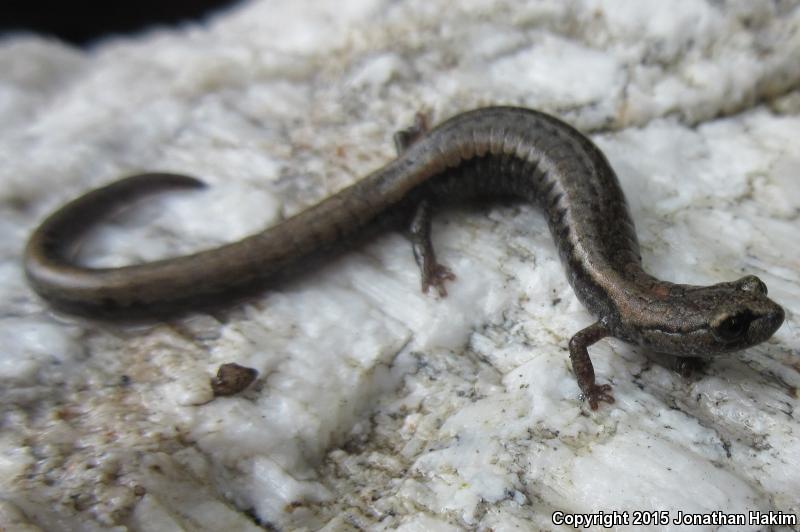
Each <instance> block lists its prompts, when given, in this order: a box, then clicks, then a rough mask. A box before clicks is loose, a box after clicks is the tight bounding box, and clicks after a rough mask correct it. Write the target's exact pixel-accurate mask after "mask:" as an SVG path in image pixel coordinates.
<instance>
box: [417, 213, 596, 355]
mask: <svg viewBox="0 0 800 532" xmlns="http://www.w3.org/2000/svg"><path fill="white" fill-rule="evenodd" d="M410 231H411V247H412V249H413V250H414V259H415V260H416V261H417V266H419V271H420V274H421V275H422V291H423V292H425V293H426V294H427V293H428V290H429V289H430V287H431V286H434V287H436V291H437V292H439V296H440V297H446V296H447V288H446V287H445V285H444V283H445V282H447V281H453V280H455V278H456V275H455V274H454V273H453V272H452V271H451V270H450V268H448V267H447V266H444V265H442V264H439V263H438V262H437V261H436V253H435V252H434V251H433V243H431V203H430V200H427V199H424V200H422V201H420V202H419V204H417V210H416V211H415V212H414V217H413V218H412V219H411V228H410ZM590 365H591V364H590Z"/></svg>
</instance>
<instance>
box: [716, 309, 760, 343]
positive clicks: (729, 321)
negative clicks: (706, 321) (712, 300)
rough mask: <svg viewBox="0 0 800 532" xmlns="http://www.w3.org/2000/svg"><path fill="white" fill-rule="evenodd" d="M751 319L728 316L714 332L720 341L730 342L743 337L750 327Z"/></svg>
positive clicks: (742, 316) (739, 315) (736, 315)
mask: <svg viewBox="0 0 800 532" xmlns="http://www.w3.org/2000/svg"><path fill="white" fill-rule="evenodd" d="M750 321H751V320H750V317H749V316H746V315H743V314H734V315H733V316H728V317H727V318H725V319H723V320H722V321H720V322H719V323H717V324H716V325H714V327H713V329H712V331H713V333H714V336H716V337H717V338H718V339H720V340H723V341H726V342H729V341H731V340H736V339H737V338H739V337H741V336H742V335H743V334H744V333H745V332H747V328H748V327H749V326H750Z"/></svg>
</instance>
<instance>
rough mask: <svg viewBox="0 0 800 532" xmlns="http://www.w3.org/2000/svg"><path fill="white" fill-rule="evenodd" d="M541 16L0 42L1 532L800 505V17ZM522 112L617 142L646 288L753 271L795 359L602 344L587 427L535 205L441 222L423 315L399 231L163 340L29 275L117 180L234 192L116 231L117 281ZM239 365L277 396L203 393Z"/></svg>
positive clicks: (547, 524)
mask: <svg viewBox="0 0 800 532" xmlns="http://www.w3.org/2000/svg"><path fill="white" fill-rule="evenodd" d="M520 4H521V3H518V2H513V1H493V0H486V1H475V0H471V1H467V2H459V3H453V2H445V1H438V0H435V1H431V0H426V1H421V0H420V1H413V0H412V1H408V2H400V3H398V2H390V1H385V0H384V1H379V0H362V1H351V2H347V3H330V4H328V3H320V2H312V1H310V0H306V1H298V0H272V1H269V2H266V1H264V2H259V3H256V2H252V3H246V4H244V5H242V6H241V7H239V8H237V9H235V10H231V11H229V12H227V13H222V14H220V15H218V16H216V17H215V18H213V19H211V20H209V21H208V22H207V23H205V24H196V25H189V26H185V27H183V28H180V29H158V30H153V31H150V32H147V33H145V34H142V35H140V36H137V37H132V38H117V39H109V40H106V41H104V42H101V43H99V44H97V45H96V46H94V47H93V48H92V49H90V50H77V49H74V48H70V47H68V46H66V45H63V44H61V43H57V42H53V41H47V40H44V39H42V38H39V37H35V36H24V35H16V36H13V35H12V36H6V37H5V38H4V39H3V40H2V41H0V72H2V75H0V162H2V164H0V183H2V189H1V190H2V192H1V194H2V196H1V197H2V201H1V202H0V212H2V216H0V294H2V298H0V300H2V306H1V307H0V309H1V310H0V339H2V346H3V348H2V349H0V383H2V384H0V404H2V407H0V412H2V417H0V420H1V422H2V425H0V426H2V433H0V501H2V502H0V527H5V529H8V530H37V529H41V530H78V529H80V530H123V529H126V527H127V529H131V530H177V529H183V530H201V531H202V530H208V531H212V530H214V531H216V530H230V531H233V530H255V529H258V528H259V526H258V525H262V526H266V527H273V528H275V529H282V530H290V529H309V530H311V529H324V530H350V529H360V528H369V529H373V530H382V529H400V530H407V531H416V530H442V531H446V530H460V529H477V530H498V531H499V530H537V529H564V530H568V529H572V527H570V526H566V525H564V526H557V525H554V524H553V521H552V515H553V513H554V512H564V513H590V512H600V511H603V512H606V513H610V512H612V511H614V510H616V511H618V512H624V511H627V512H630V513H632V512H634V511H636V510H646V511H659V510H662V511H668V512H669V517H670V518H676V517H678V512H683V513H699V512H712V511H721V512H726V513H731V512H747V511H751V510H752V511H773V512H784V513H787V514H794V515H797V514H798V513H800V503H798V498H797V493H800V475H798V474H797V471H798V468H800V417H799V416H798V413H797V412H798V408H797V407H798V404H799V403H798V391H797V390H798V386H800V358H799V357H798V354H799V353H798V350H799V348H798V345H800V329H798V326H799V325H800V323H798V320H797V315H798V312H800V282H799V279H798V269H800V247H798V246H797V245H796V232H797V227H798V213H799V212H800V154H798V151H797V148H796V144H797V137H798V131H800V114H799V112H800V92H799V91H798V88H800V4H798V2H795V1H780V2H774V1H768V0H753V1H730V2H725V3H721V2H716V1H712V0H707V1H702V0H673V1H672V2H641V1H638V0H606V1H601V0H571V1H563V0H558V1H556V0H552V1H548V0H543V1H537V2H528V3H526V4H525V5H520ZM501 103H503V104H519V105H525V106H529V107H534V108H537V109H541V110H544V111H547V112H551V113H554V114H556V115H559V116H561V117H563V118H564V119H566V120H568V121H570V122H571V123H573V124H575V125H576V126H578V127H580V128H582V129H583V130H585V131H587V132H589V133H593V135H592V138H593V139H594V140H595V141H596V142H597V143H598V144H599V145H600V147H601V148H602V149H603V150H604V151H605V152H606V154H607V155H608V157H609V160H610V161H611V163H612V165H613V166H614V167H615V169H616V170H617V172H618V174H619V177H620V180H621V182H622V185H623V188H624V189H625V191H626V193H627V197H628V200H629V203H630V206H631V210H632V214H633V217H634V219H635V221H636V224H637V229H638V233H639V236H640V240H641V243H642V249H643V254H644V261H645V266H646V268H647V269H648V270H649V271H650V272H652V273H653V274H655V275H657V276H660V277H662V278H664V279H667V280H671V281H677V282H687V283H697V284H701V283H713V282H717V281H721V280H732V279H736V278H738V277H741V276H742V275H743V274H744V273H745V272H746V273H753V274H756V275H759V276H760V277H761V278H762V279H763V280H764V281H765V282H766V284H767V285H768V286H769V289H770V295H771V296H773V297H774V299H775V300H776V301H778V302H780V303H781V304H782V305H783V306H784V308H785V309H786V312H787V320H786V323H785V324H784V325H783V327H782V328H781V329H780V330H779V331H778V333H777V334H776V335H775V337H774V338H773V339H772V340H771V341H769V342H767V343H766V344H763V345H760V346H758V347H756V348H753V349H751V350H749V351H746V352H744V353H739V354H736V355H733V356H729V357H725V358H722V359H718V360H716V361H714V362H713V363H712V364H711V365H710V366H709V367H708V368H707V369H706V370H705V371H704V372H703V373H702V374H701V375H699V376H697V377H695V378H692V379H689V380H684V379H682V378H680V377H679V376H678V375H676V374H674V373H671V372H670V371H667V370H665V369H663V368H661V367H660V366H657V365H653V364H652V363H650V362H649V361H648V359H647V358H645V357H644V356H643V355H642V353H641V352H640V350H639V349H637V348H634V347H631V346H629V345H626V344H623V343H621V342H618V341H613V340H611V341H604V342H600V343H598V344H596V345H595V346H593V347H592V350H591V353H592V357H593V360H594V361H595V367H596V369H597V372H598V376H599V380H601V381H603V382H610V383H612V384H613V386H614V390H615V397H616V399H617V403H616V404H614V405H613V406H611V407H609V406H608V405H604V406H603V408H602V409H600V410H599V411H597V412H591V411H589V410H588V409H587V408H586V407H585V405H582V404H581V402H580V401H579V399H578V388H577V384H576V382H575V379H574V377H573V375H572V372H571V369H570V366H569V360H568V357H567V353H566V343H567V340H568V339H569V337H570V336H571V335H572V334H574V332H575V331H577V330H578V329H580V328H581V327H583V326H585V325H587V324H589V323H590V322H591V320H592V318H591V316H590V315H589V314H588V312H587V311H586V310H585V309H584V308H583V307H582V306H581V305H580V304H579V303H578V302H577V300H576V298H575V296H574V294H573V293H572V291H571V289H570V288H569V286H568V284H567V282H566V279H565V276H564V274H563V271H562V268H561V266H560V264H559V262H558V257H557V255H556V253H555V249H554V246H553V244H552V242H551V239H550V236H549V234H548V233H547V230H546V226H545V224H544V221H543V219H542V217H541V215H540V214H539V213H538V212H536V211H535V210H534V209H533V208H531V207H527V206H523V205H508V204H504V205H501V204H499V205H496V206H494V207H490V208H487V209H479V208H460V209H449V210H446V211H444V212H442V213H441V214H439V215H438V216H437V217H436V219H435V223H434V243H435V245H436V247H437V250H438V252H439V256H440V258H441V260H442V262H444V263H446V264H448V265H449V266H450V267H451V268H452V269H453V270H454V271H455V272H456V274H457V275H458V280H457V282H455V283H454V284H452V285H451V286H450V288H449V291H450V295H449V297H447V298H446V299H438V298H435V297H430V296H425V295H423V294H421V293H420V291H419V277H418V272H417V269H416V267H415V265H414V262H413V258H412V256H411V251H410V247H409V245H408V243H407V242H406V240H405V239H404V238H403V237H402V236H401V235H400V234H394V233H391V234H386V235H385V236H383V237H381V238H379V239H377V240H375V241H373V242H371V243H369V244H367V245H365V246H364V247H362V248H359V249H356V250H354V251H352V252H350V253H347V254H345V255H342V256H341V257H338V258H336V259H334V260H332V261H331V262H330V263H328V264H326V265H324V266H322V267H320V268H319V269H316V270H315V271H313V272H310V273H308V274H306V275H303V276H302V277H299V278H297V279H296V280H294V281H292V282H291V283H288V284H286V285H283V286H280V287H278V288H276V289H274V290H272V291H269V292H265V293H263V294H261V295H260V296H258V297H256V298H254V299H253V300H252V301H251V302H249V303H246V304H243V305H239V306H237V307H235V308H232V309H231V310H229V311H226V312H222V313H216V314H198V315H196V316H193V317H191V318H188V319H184V320H179V321H174V322H170V323H160V324H155V325H152V326H148V327H127V328H126V327H123V326H119V325H107V324H98V323H89V322H84V321H80V320H76V319H73V318H70V317H66V316H60V315H53V314H51V313H50V311H49V309H48V307H47V305H46V304H45V303H43V302H42V301H41V300H40V299H38V298H37V297H36V296H35V295H34V294H33V293H32V292H31V291H30V289H28V287H27V286H26V285H25V283H24V279H23V274H22V271H21V268H20V255H21V250H22V248H23V246H24V242H25V238H26V236H27V235H28V233H29V232H30V231H31V230H32V228H33V227H34V226H35V225H36V223H38V222H39V221H40V220H41V218H42V217H43V216H44V215H46V213H47V212H49V211H50V210H52V209H53V208H54V207H56V206H57V205H59V204H61V203H62V202H64V201H65V200H67V199H69V198H72V197H74V196H75V195H77V194H79V193H81V192H82V191H85V190H87V189H88V188H90V187H92V186H96V185H99V184H101V183H106V182H108V181H110V180H113V179H114V178H115V177H116V176H118V175H119V174H122V173H132V172H136V171H140V170H146V169H148V170H152V169H160V170H171V171H175V172H181V173H189V174H193V175H197V176H199V177H201V178H203V179H204V180H206V181H208V182H209V183H210V184H211V185H212V186H211V187H210V188H209V190H208V191H207V192H202V193H196V194H189V195H185V196H181V197H178V196H170V197H167V198H164V199H159V200H157V201H152V202H149V203H148V204H147V205H144V204H141V205H138V206H137V207H135V208H134V209H131V210H130V211H129V212H126V213H124V214H123V215H121V216H120V217H118V218H115V219H114V220H113V221H110V222H109V223H108V224H107V225H106V226H104V227H103V228H102V229H101V230H98V231H97V232H96V234H94V235H93V236H92V238H91V239H89V240H87V242H85V244H84V246H83V247H82V250H81V252H82V255H83V256H84V258H85V260H86V261H87V262H88V263H91V264H94V265H105V266H109V265H119V264H125V263H131V262H136V261H146V260H152V259H154V258H159V257H165V256H169V255H175V254H180V253H185V252H188V251H193V250H198V249H202V248H204V247H209V246H213V245H215V244H219V243H222V242H226V241H230V240H233V239H236V238H239V237H241V236H243V235H246V234H248V233H250V232H253V231H256V230H258V229H259V228H261V227H263V226H265V225H269V224H272V223H277V222H278V221H279V220H280V219H281V218H283V217H285V216H287V215H290V214H292V213H295V212H298V211H300V210H302V209H303V208H305V207H307V206H308V205H310V204H313V203H314V202H315V201H316V200H319V199H321V198H323V197H325V196H327V195H330V194H332V193H333V192H335V191H336V190H338V189H340V188H342V187H343V186H345V185H347V184H349V183H352V182H354V181H356V180H357V179H358V178H359V177H360V176H363V175H365V174H366V173H368V172H369V171H371V170H373V169H375V168H377V167H379V166H380V165H381V164H383V163H385V162H386V161H388V160H390V159H391V157H392V156H393V148H392V146H391V135H392V133H393V132H394V131H395V130H397V129H400V128H403V127H406V126H407V125H409V124H410V123H411V121H412V119H413V116H414V114H415V113H416V112H417V111H418V110H420V109H426V110H429V111H430V112H431V113H432V114H433V116H434V117H435V118H436V121H438V120H440V119H443V118H446V117H447V116H450V115H452V114H455V113H457V112H460V111H463V110H466V109H470V108H474V107H477V106H480V105H487V104H501ZM227 362H236V363H238V364H241V365H244V366H248V367H252V368H255V369H256V370H258V372H259V377H258V380H257V381H256V382H255V384H254V385H253V386H251V387H250V388H249V389H248V390H246V391H244V392H243V393H241V394H239V395H237V396H234V397H228V398H216V399H214V400H212V398H213V394H212V392H211V385H210V378H211V376H212V375H213V374H214V373H215V372H216V369H217V367H218V366H220V365H221V364H224V363H227ZM622 528H625V527H622ZM633 528H635V527H633ZM657 528H658V529H661V530H671V529H677V528H680V527H678V526H677V525H674V524H668V525H663V526H660V527H657ZM654 529H655V528H654ZM718 529H720V528H719V527H715V526H712V525H709V526H701V527H695V528H691V530H718ZM722 529H724V530H733V529H736V530H759V529H764V527H759V526H755V525H753V526H750V525H748V526H744V527H728V528H722ZM776 529H778V530H781V528H776ZM783 529H788V528H783Z"/></svg>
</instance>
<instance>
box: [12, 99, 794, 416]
mask: <svg viewBox="0 0 800 532" xmlns="http://www.w3.org/2000/svg"><path fill="white" fill-rule="evenodd" d="M395 142H396V144H397V148H398V157H397V158H396V159H394V160H392V161H391V162H389V163H388V164H386V165H385V166H383V167H382V168H380V169H378V170H376V171H374V172H372V173H371V174H369V175H367V176H366V177H364V178H363V179H361V180H360V181H358V182H356V183H355V184H353V185H351V186H349V187H347V188H345V189H343V190H341V191H340V192H338V193H337V194H335V195H333V196H330V197H328V198H327V199H325V200H323V201H321V202H320V203H318V204H316V205H314V206H312V207H310V208H308V209H307V210H305V211H303V212H301V213H299V214H297V215H295V216H293V217H291V218H288V219H286V220H284V221H282V222H281V223H279V224H277V225H275V226H272V227H268V228H266V229H264V230H263V231H261V232H259V233H256V234H254V235H252V236H248V237H246V238H243V239H241V240H239V241H237V242H234V243H230V244H226V245H223V246H220V247H218V248H215V249H210V250H207V251H201V252H198V253H194V254H190V255H186V256H182V257H177V258H169V259H165V260H158V261H154V262H150V263H146V264H141V265H131V266H123V267H119V268H88V267H84V266H81V265H79V264H76V263H75V262H74V260H73V258H72V255H74V253H73V251H74V248H75V244H76V242H78V241H79V240H80V238H81V237H82V236H83V235H85V233H86V232H87V230H89V229H90V228H92V227H94V226H95V225H96V224H97V223H98V222H100V221H101V220H102V219H103V218H104V217H105V216H106V215H107V214H108V213H109V212H111V211H113V210H115V209H116V208H118V207H119V206H121V205H124V204H126V203H128V202H129V201H131V200H132V199H133V198H136V197H139V196H141V195H145V194H149V193H152V192H156V191H161V190H166V189H193V188H200V187H202V186H203V183H202V182H201V181H199V180H197V179H195V178H193V177H189V176H184V175H176V174H165V173H150V174H140V175H135V176H131V177H127V178H124V179H121V180H119V181H116V182H114V183H112V184H110V185H107V186H105V187H102V188H99V189H96V190H94V191H91V192H88V193H87V194H85V195H83V196H81V197H79V198H77V199H75V200H73V201H72V202H70V203H68V204H66V205H65V206H63V207H61V208H60V209H58V210H57V211H55V212H54V213H53V214H52V215H50V216H49V217H48V218H47V219H46V220H45V221H44V222H42V224H41V225H40V226H39V227H38V228H37V229H36V230H35V231H34V232H33V234H32V236H31V237H30V239H29V241H28V245H27V248H26V250H25V254H24V262H25V272H26V275H27V278H28V281H29V283H30V284H31V286H32V287H33V288H34V290H35V291H36V292H38V293H39V294H40V295H41V296H42V297H43V298H45V299H46V300H48V301H50V302H51V303H52V304H53V305H54V306H56V307H59V308H62V309H66V310H68V311H70V312H77V313H81V314H85V315H89V316H93V317H97V318H103V317H106V316H111V315H113V314H118V313H122V314H124V313H126V312H132V313H133V312H138V313H141V312H144V313H148V312H152V313H153V314H154V315H155V314H158V313H159V311H160V310H163V309H165V308H171V309H185V310H191V309H192V308H193V304H194V302H195V301H197V300H198V299H202V298H205V299H224V298H225V297H227V294H228V293H230V292H234V291H236V290H239V289H242V288H245V289H246V287H248V286H250V285H253V284H257V283H260V282H263V281H265V280H269V279H271V278H273V277H275V276H276V275H278V274H280V273H281V272H285V271H287V270H292V269H293V268H295V267H297V266H298V265H301V264H303V263H305V262H306V261H307V259H308V257H309V256H311V255H314V254H315V253H317V252H319V251H325V250H329V249H331V248H333V247H336V246H337V245H338V243H340V242H346V241H348V240H349V239H351V238H355V237H356V235H358V234H361V233H364V232H365V231H369V230H370V229H374V228H376V227H383V226H385V225H392V224H394V223H400V222H403V221H404V222H406V223H408V224H409V227H410V230H409V234H410V240H411V243H412V249H413V253H414V256H415V259H416V262H417V264H418V265H419V268H420V271H421V285H422V290H423V291H424V292H428V291H429V289H430V288H434V289H435V290H436V291H437V292H438V293H439V294H440V295H441V296H446V294H447V291H446V283H447V282H449V281H452V280H454V279H455V275H454V274H453V272H452V271H451V270H450V269H448V268H447V267H446V266H444V265H442V264H440V263H439V262H438V261H437V259H436V255H435V252H434V249H433V245H432V243H431V238H430V233H431V216H432V212H433V210H434V209H435V208H436V206H437V205H439V204H441V203H444V202H451V201H456V200H465V199H469V198H476V197H477V198H483V197H487V196H501V197H514V198H519V199H521V200H523V201H527V202H530V203H532V204H534V205H537V206H538V207H540V208H541V210H542V211H543V212H544V215H545V217H546V219H547V224H548V226H549V229H550V232H551V233H552V236H553V239H554V240H555V244H556V247H557V248H558V253H559V256H560V258H561V261H562V264H563V265H564V269H565V270H566V274H567V278H568V280H569V283H570V285H571V286H572V287H573V289H574V291H575V295H576V296H577V297H578V299H579V300H580V301H581V302H582V303H583V304H584V305H585V306H586V308H587V309H588V310H589V311H590V312H591V313H592V314H593V315H594V316H595V317H596V318H597V321H596V322H595V323H593V324H592V325H590V326H589V327H587V328H585V329H583V330H580V331H578V332H577V333H575V335H574V336H572V338H571V339H570V340H569V343H568V345H569V354H570V359H571V362H572V367H573V370H574V372H575V375H576V378H577V381H578V384H579V387H580V389H581V391H582V394H583V396H584V397H585V398H586V400H587V401H588V403H589V405H590V407H591V408H592V409H597V408H598V405H599V404H600V403H601V402H607V403H612V402H614V397H613V395H612V394H611V387H610V385H608V384H598V383H597V382H596V379H595V374H594V369H593V367H592V362H591V359H590V357H589V353H588V347H589V346H591V345H592V344H594V343H595V342H597V341H599V340H601V339H603V338H605V337H609V336H610V337H614V338H618V339H621V340H623V341H625V342H629V343H632V344H635V345H639V346H643V347H644V348H646V349H648V350H651V351H653V352H655V353H660V354H664V355H668V356H673V357H688V358H705V357H711V356H714V355H718V354H721V353H728V352H731V351H735V350H739V349H743V348H747V347H750V346H753V345H755V344H758V343H760V342H763V341H765V340H767V339H768V338H770V337H771V336H772V334H773V333H774V332H775V331H776V330H777V329H778V328H779V327H780V326H781V324H782V323H783V320H784V311H783V309H782V308H781V307H780V306H779V305H778V304H777V303H775V302H773V301H772V300H771V299H770V298H769V297H767V287H766V285H765V284H764V283H763V282H762V281H761V280H760V279H759V278H758V277H755V276H753V275H748V276H745V277H742V278H741V279H738V280H735V281H729V282H721V283H718V284H714V285H711V286H690V285H684V284H674V283H670V282H666V281H661V280H659V279H656V278H655V277H653V276H651V275H649V274H648V273H646V272H645V271H644V270H643V269H642V261H641V255H640V252H639V244H638V241H637V238H636V232H635V229H634V225H633V221H632V219H631V216H630V214H629V212H628V207H627V204H626V200H625V196H624V194H623V192H622V188H621V187H620V184H619V181H618V179H617V176H616V174H615V173H614V170H613V169H612V168H611V165H610V164H609V163H608V161H607V160H606V157H605V156H604V155H603V153H602V152H601V151H600V149H599V148H598V147H597V146H596V145H595V144H594V143H593V142H592V141H591V140H590V139H589V138H587V137H586V136H584V135H583V134H582V133H580V132H579V131H578V130H576V129H575V128H573V127H572V126H570V125H568V124H566V123H565V122H563V121H561V120H559V119H557V118H555V117H553V116H550V115H547V114H545V113H542V112H538V111H534V110H530V109H523V108H515V107H489V108H483V109H477V110H473V111H469V112H465V113H462V114H459V115H457V116H455V117H453V118H450V119H449V120H447V121H445V122H443V123H442V124H440V125H439V126H437V127H435V128H433V129H430V130H428V128H427V126H426V125H425V124H424V121H423V120H421V119H418V121H417V123H416V124H415V126H413V127H411V128H409V129H407V130H404V131H401V132H399V133H398V134H396V135H395ZM387 220H389V221H390V222H391V223H388V224H387V223H386V221H387Z"/></svg>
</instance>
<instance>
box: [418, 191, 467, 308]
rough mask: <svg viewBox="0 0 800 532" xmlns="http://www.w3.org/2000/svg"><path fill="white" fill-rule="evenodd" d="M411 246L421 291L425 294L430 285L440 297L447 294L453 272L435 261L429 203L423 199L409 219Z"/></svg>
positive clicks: (453, 275) (453, 276) (452, 278)
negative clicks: (417, 269) (419, 275)
mask: <svg viewBox="0 0 800 532" xmlns="http://www.w3.org/2000/svg"><path fill="white" fill-rule="evenodd" d="M410 232H411V246H412V249H413V250H414V259H415V260H416V261H417V266H419V271H420V274H421V276H422V291H423V292H425V293H426V294H427V293H428V290H429V289H430V288H431V286H433V287H435V288H436V291H437V292H438V293H439V296H440V297H446V296H447V288H446V287H445V283H446V282H447V281H453V280H455V278H456V276H455V274H454V273H453V272H452V271H451V270H450V268H448V267H447V266H444V265H442V264H439V263H438V262H437V261H436V253H435V252H434V250H433V243H432V242H431V203H430V200H428V199H423V200H422V201H420V202H419V204H417V209H416V211H415V212H414V216H413V218H412V219H411V228H410Z"/></svg>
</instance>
